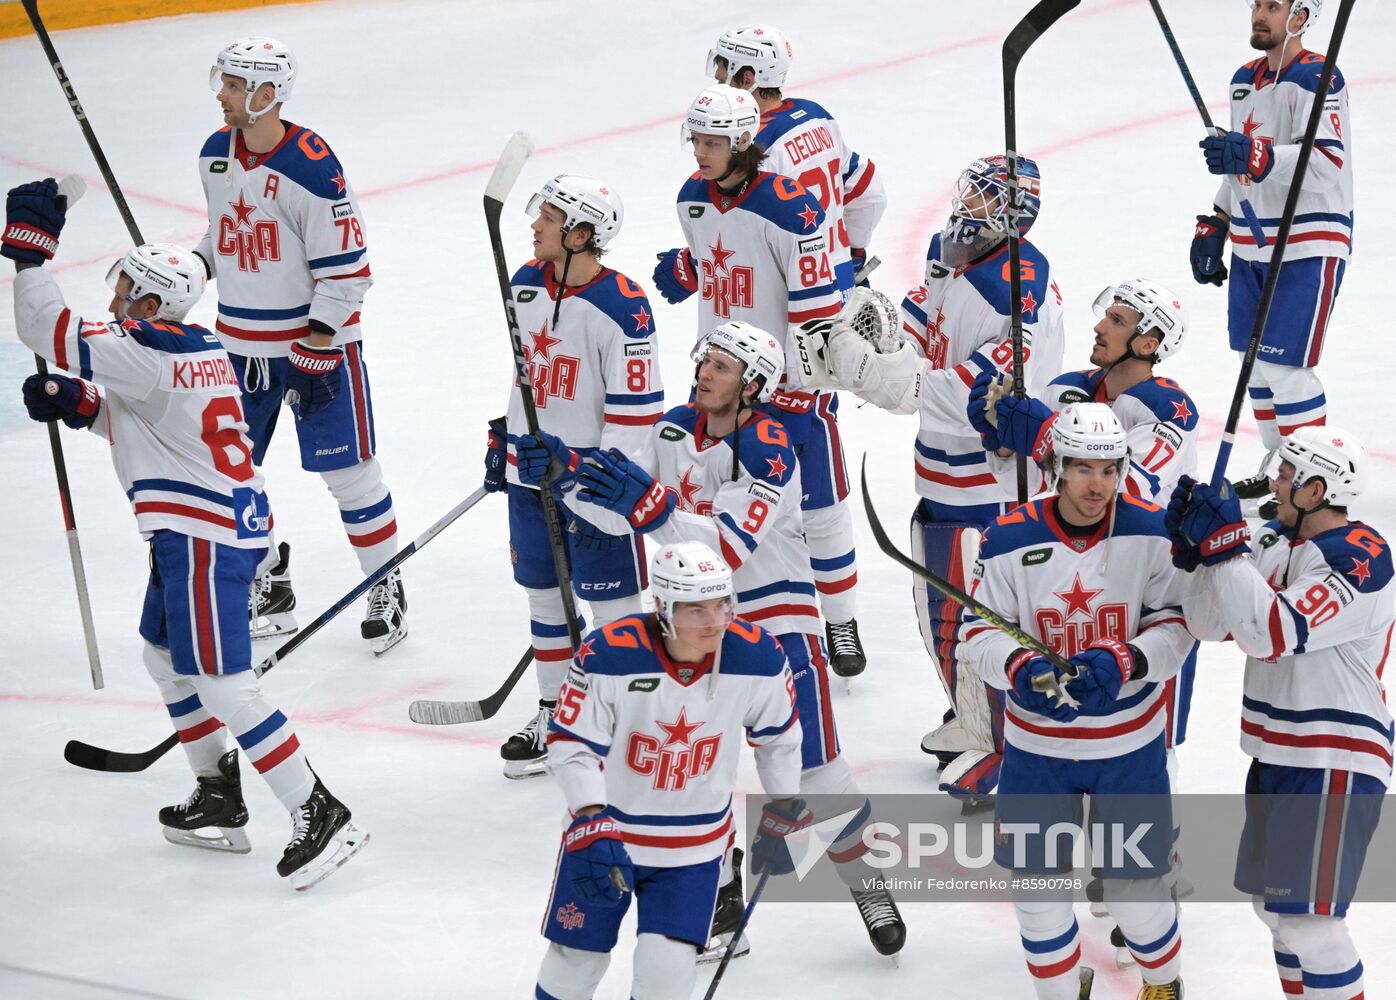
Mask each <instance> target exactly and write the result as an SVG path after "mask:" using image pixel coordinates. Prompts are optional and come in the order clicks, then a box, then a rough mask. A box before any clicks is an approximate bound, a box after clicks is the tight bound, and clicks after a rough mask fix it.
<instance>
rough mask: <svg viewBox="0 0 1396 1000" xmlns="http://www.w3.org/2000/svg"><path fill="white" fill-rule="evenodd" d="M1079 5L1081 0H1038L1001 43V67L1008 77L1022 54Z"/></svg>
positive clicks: (1015, 67) (1016, 66)
mask: <svg viewBox="0 0 1396 1000" xmlns="http://www.w3.org/2000/svg"><path fill="white" fill-rule="evenodd" d="M1080 5H1081V0H1040V2H1039V3H1038V4H1037V6H1035V7H1034V8H1033V9H1032V10H1030V11H1028V13H1027V16H1026V17H1024V18H1023V19H1022V20H1021V21H1019V22H1018V24H1017V25H1016V26H1015V27H1014V28H1013V30H1012V31H1010V32H1009V33H1008V37H1007V38H1006V39H1004V43H1003V68H1004V71H1005V72H1006V73H1008V75H1009V77H1010V78H1011V77H1012V74H1013V71H1014V70H1016V69H1017V68H1018V63H1019V62H1020V61H1021V60H1022V58H1023V56H1024V54H1025V53H1026V52H1027V51H1028V49H1029V48H1031V47H1032V43H1033V42H1035V41H1037V40H1038V38H1039V37H1041V35H1042V33H1043V32H1045V31H1046V30H1047V29H1048V28H1050V27H1051V26H1052V25H1054V24H1056V23H1057V22H1058V21H1059V20H1061V18H1062V17H1063V16H1064V15H1066V14H1068V13H1070V12H1071V11H1073V10H1075V9H1076V8H1077V7H1079V6H1080Z"/></svg>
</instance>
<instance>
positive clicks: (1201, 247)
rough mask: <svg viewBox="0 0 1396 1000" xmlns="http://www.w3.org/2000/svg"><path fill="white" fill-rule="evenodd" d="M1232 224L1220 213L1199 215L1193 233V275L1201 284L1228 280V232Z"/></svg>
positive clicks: (1214, 283) (1215, 283)
mask: <svg viewBox="0 0 1396 1000" xmlns="http://www.w3.org/2000/svg"><path fill="white" fill-rule="evenodd" d="M1229 228H1230V224H1229V223H1228V222H1227V221H1226V220H1225V219H1223V218H1222V217H1221V216H1220V215H1199V216H1198V217H1197V228H1196V229H1195V230H1193V234H1192V252H1191V253H1190V254H1189V257H1190V259H1191V261H1192V276H1193V279H1194V280H1195V281H1196V282H1197V283H1198V284H1199V285H1216V286H1217V287H1219V288H1220V287H1221V283H1222V282H1223V281H1225V280H1226V264H1225V263H1224V262H1223V261H1222V257H1223V256H1224V255H1225V254H1226V233H1227V230H1228V229H1229Z"/></svg>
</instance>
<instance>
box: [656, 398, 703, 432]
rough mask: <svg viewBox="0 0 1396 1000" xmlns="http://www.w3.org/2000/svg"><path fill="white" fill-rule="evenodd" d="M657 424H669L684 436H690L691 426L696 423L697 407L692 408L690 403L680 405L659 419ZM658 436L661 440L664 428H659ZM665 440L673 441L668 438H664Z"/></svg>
mask: <svg viewBox="0 0 1396 1000" xmlns="http://www.w3.org/2000/svg"><path fill="white" fill-rule="evenodd" d="M659 422H660V423H661V424H671V425H672V426H674V427H677V428H678V429H679V430H681V431H683V432H684V433H685V434H692V433H693V426H694V424H696V423H697V422H698V407H696V406H694V405H693V404H692V403H680V404H679V405H678V406H675V407H674V408H673V409H671V410H669V411H668V412H667V413H665V414H664V416H662V417H660V418H659ZM659 435H660V437H661V438H663V437H664V428H662V427H661V428H660V432H659ZM665 440H673V438H672V437H669V438H665Z"/></svg>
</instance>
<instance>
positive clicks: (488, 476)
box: [485, 417, 509, 493]
mask: <svg viewBox="0 0 1396 1000" xmlns="http://www.w3.org/2000/svg"><path fill="white" fill-rule="evenodd" d="M508 465H509V429H508V427H506V426H505V423H504V418H503V417H495V418H494V419H493V420H491V421H490V436H489V438H488V439H487V442H486V445H485V490H486V492H489V493H498V492H499V491H500V490H502V489H504V486H505V480H504V470H505V469H506V468H507V467H508Z"/></svg>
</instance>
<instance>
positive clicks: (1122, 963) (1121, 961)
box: [1115, 948, 1135, 969]
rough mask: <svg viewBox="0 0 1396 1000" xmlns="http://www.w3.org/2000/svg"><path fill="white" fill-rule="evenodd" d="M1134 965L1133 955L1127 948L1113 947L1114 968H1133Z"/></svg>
mask: <svg viewBox="0 0 1396 1000" xmlns="http://www.w3.org/2000/svg"><path fill="white" fill-rule="evenodd" d="M1134 965H1135V962H1134V955H1133V954H1132V953H1131V952H1130V950H1129V949H1128V948H1116V949H1115V968H1117V969H1132V968H1134Z"/></svg>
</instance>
